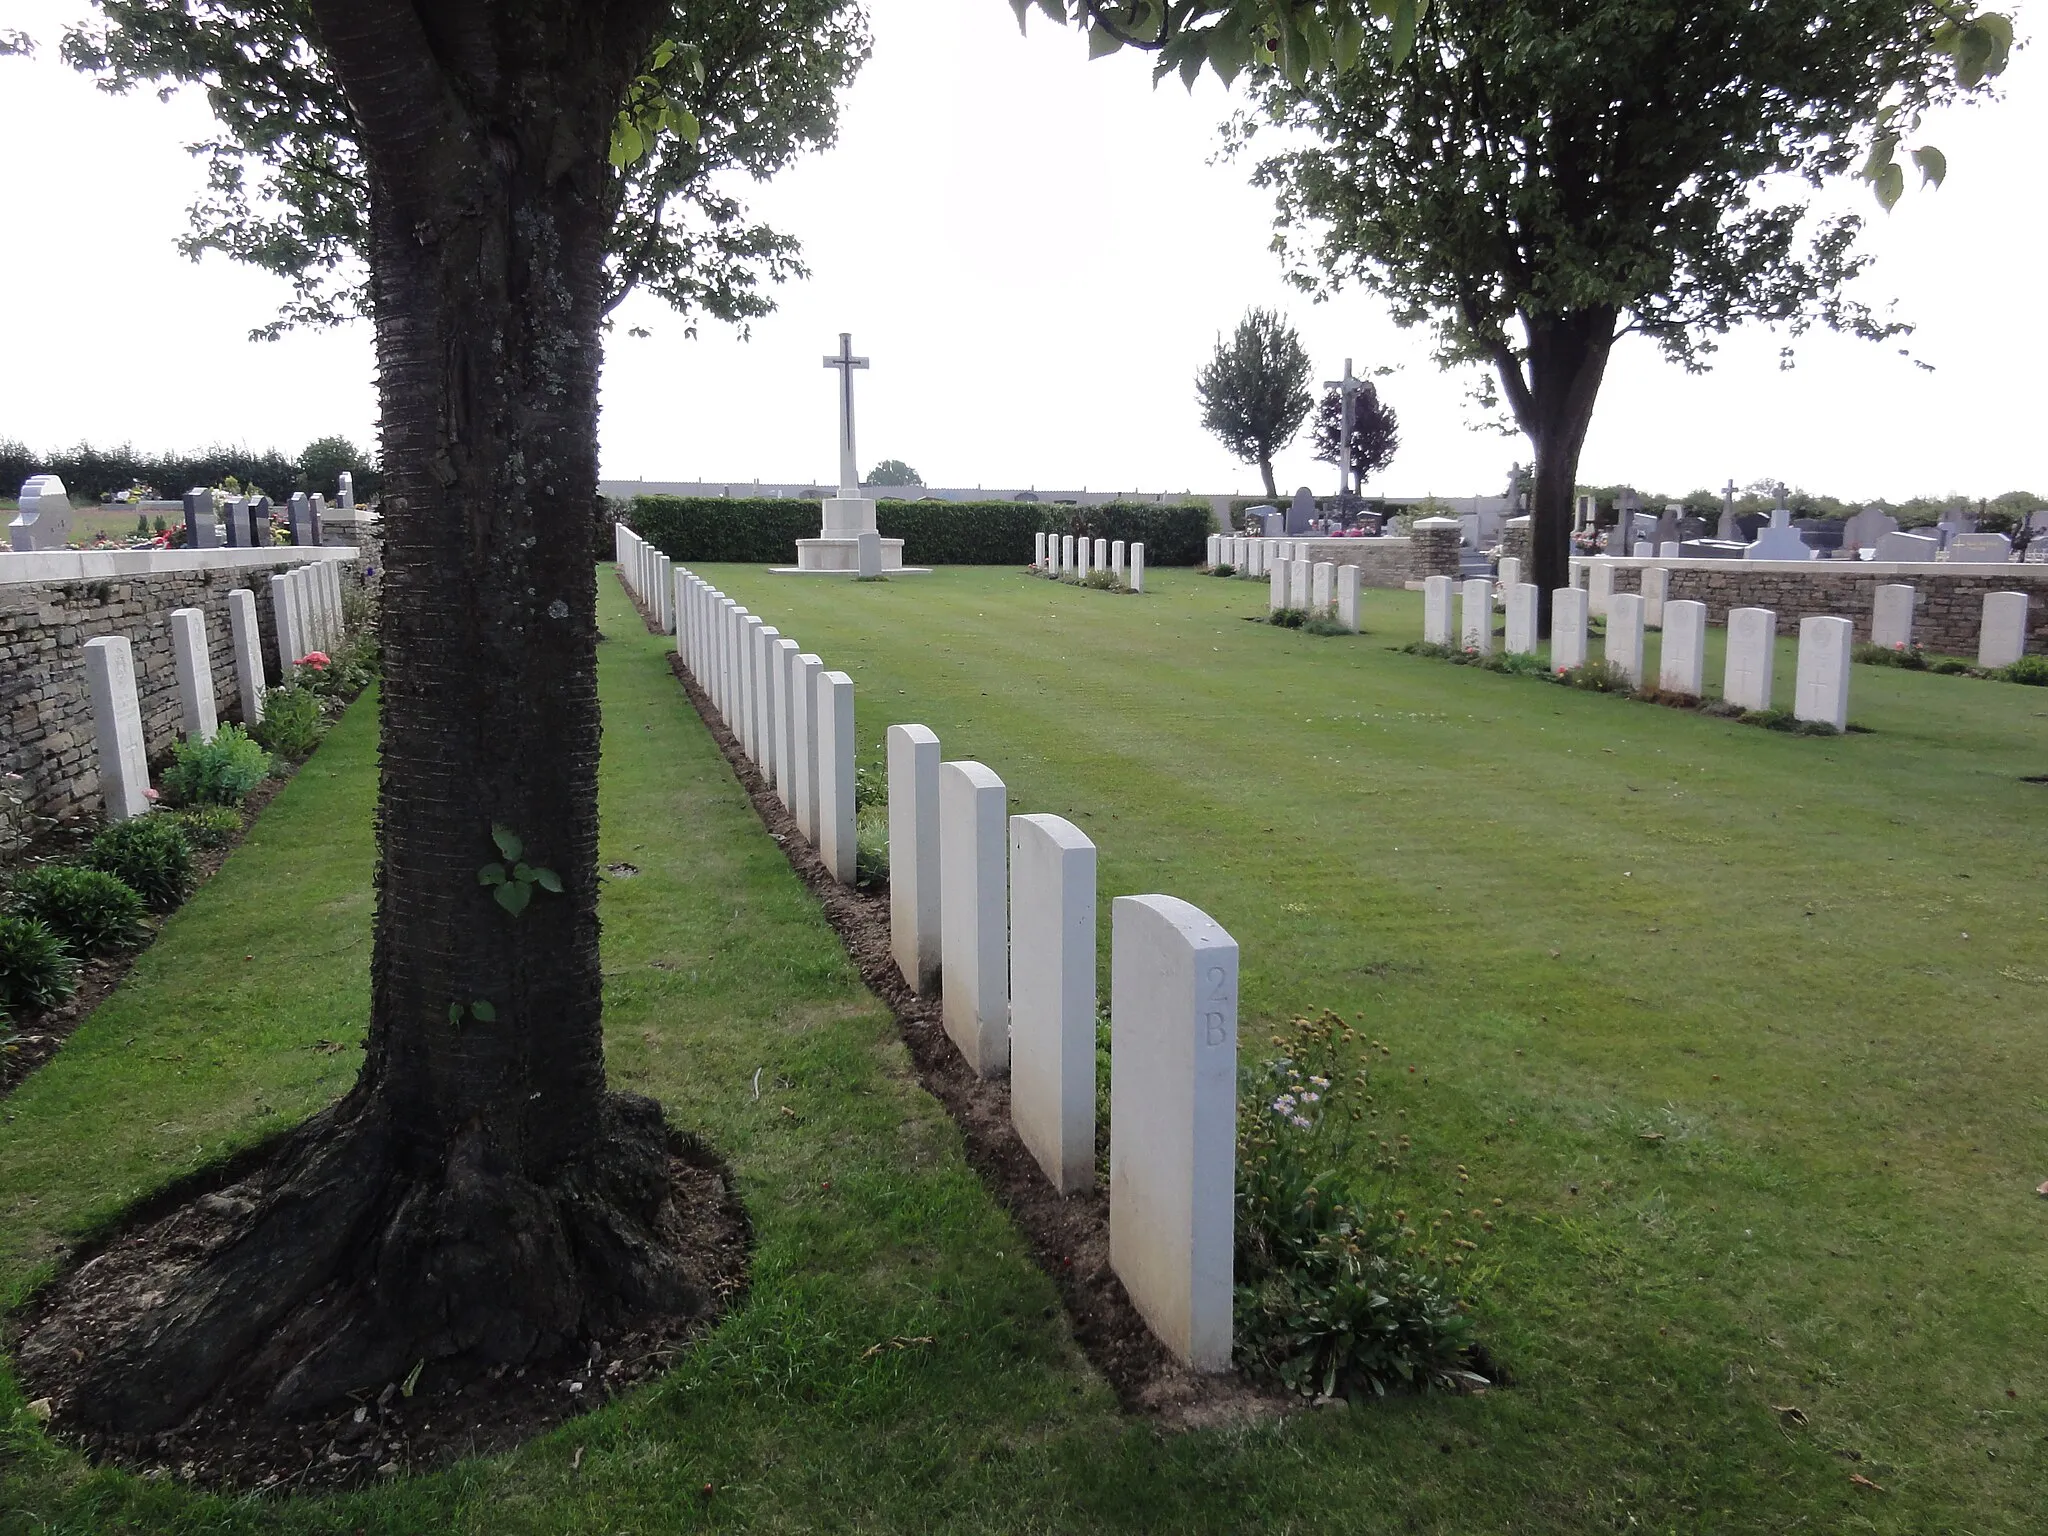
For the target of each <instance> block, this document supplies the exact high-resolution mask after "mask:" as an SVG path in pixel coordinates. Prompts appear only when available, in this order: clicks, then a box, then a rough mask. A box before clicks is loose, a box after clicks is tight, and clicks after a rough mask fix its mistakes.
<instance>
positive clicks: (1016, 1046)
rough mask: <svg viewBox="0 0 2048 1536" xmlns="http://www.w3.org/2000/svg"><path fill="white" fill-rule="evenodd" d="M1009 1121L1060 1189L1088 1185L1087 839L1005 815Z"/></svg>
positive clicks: (1091, 1045) (1067, 826)
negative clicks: (1007, 823) (1007, 841)
mask: <svg viewBox="0 0 2048 1536" xmlns="http://www.w3.org/2000/svg"><path fill="white" fill-rule="evenodd" d="M890 869H891V871H892V872H893V870H894V869H895V864H894V861H893V859H892V861H891V864H890ZM1010 1119H1011V1120H1012V1122H1014V1123H1015V1125H1016V1127H1017V1134H1018V1137H1019V1138H1020V1139H1021V1140H1022V1141H1023V1143H1024V1145H1025V1147H1026V1148H1027V1149H1028V1150H1029V1151H1030V1153H1031V1155H1032V1156H1033V1157H1034V1158H1036V1159H1037V1160H1038V1166H1039V1167H1040V1168H1043V1169H1044V1170H1045V1176H1046V1177H1047V1178H1048V1179H1050V1180H1052V1184H1053V1187H1054V1188H1055V1189H1057V1190H1058V1191H1059V1192H1060V1193H1061V1194H1063V1195H1066V1194H1075V1193H1077V1192H1079V1191H1082V1190H1087V1189H1092V1188H1094V1186H1095V844H1094V843H1093V842H1091V841H1089V839H1088V837H1087V835H1086V834H1084V833H1083V832H1082V831H1081V829H1080V828H1079V827H1077V826H1075V825H1074V824H1073V823H1072V822H1070V821H1067V820H1066V819H1065V818H1064V817H1060V816H1013V817H1011V818H1010Z"/></svg>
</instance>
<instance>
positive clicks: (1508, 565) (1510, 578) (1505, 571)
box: [1497, 555, 1522, 592]
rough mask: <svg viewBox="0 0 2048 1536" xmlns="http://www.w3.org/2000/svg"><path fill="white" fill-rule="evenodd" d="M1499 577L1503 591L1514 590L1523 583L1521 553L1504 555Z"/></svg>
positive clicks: (1501, 558)
mask: <svg viewBox="0 0 2048 1536" xmlns="http://www.w3.org/2000/svg"><path fill="white" fill-rule="evenodd" d="M1497 579H1498V580H1499V582H1500V584H1501V588H1502V590H1503V591H1507V592H1512V591H1514V590H1515V588H1516V587H1518V586H1520V585H1521V584H1522V561H1521V557H1520V556H1519V555H1502V556H1501V557H1500V570H1499V572H1498V573H1497Z"/></svg>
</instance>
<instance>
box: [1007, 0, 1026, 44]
mask: <svg viewBox="0 0 2048 1536" xmlns="http://www.w3.org/2000/svg"><path fill="white" fill-rule="evenodd" d="M1010 9H1011V10H1013V11H1015V12H1016V13H1017V30H1018V31H1019V32H1026V31H1027V29H1026V27H1025V25H1024V19H1025V18H1026V17H1027V16H1029V15H1030V14H1031V0H1010ZM1027 35H1028V33H1027Z"/></svg>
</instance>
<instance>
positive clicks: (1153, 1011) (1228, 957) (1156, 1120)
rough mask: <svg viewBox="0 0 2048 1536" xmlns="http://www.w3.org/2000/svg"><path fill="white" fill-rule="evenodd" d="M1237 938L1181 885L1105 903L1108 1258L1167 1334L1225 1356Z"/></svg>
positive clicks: (1217, 1357) (1187, 1351)
mask: <svg viewBox="0 0 2048 1536" xmlns="http://www.w3.org/2000/svg"><path fill="white" fill-rule="evenodd" d="M1237 968H1238V949H1237V942H1236V941H1235V940H1234V939H1232V938H1231V937H1230V935H1229V934H1227V933H1225V932H1224V931H1223V929H1222V928H1221V927H1219V926H1218V925H1217V924H1216V923H1215V922H1214V920H1212V919H1211V918H1210V917H1208V916H1207V914H1205V913H1203V912H1202V911H1200V910H1199V909H1198V908H1196V907H1193V906H1190V905H1189V904H1188V903H1187V902H1185V901H1181V900H1178V899H1177V898H1175V897H1172V896H1119V897H1117V898H1116V900H1115V901H1114V902H1112V903H1111V905H1110V962H1109V973H1110V981H1109V995H1110V1004H1109V1009H1110V1069H1109V1104H1110V1108H1109V1126H1110V1137H1109V1263H1110V1268H1111V1269H1113V1270H1114V1271H1115V1272H1116V1275H1117V1278H1118V1279H1120V1280H1122V1281H1123V1284H1124V1289H1125V1291H1126V1292H1127V1293H1128V1294H1129V1296H1130V1298H1131V1302H1132V1304H1133V1305H1134V1306H1136V1307H1137V1309H1138V1312H1139V1315H1141V1316H1142V1317H1143V1318H1144V1319H1145V1322H1146V1324H1147V1325H1148V1326H1149V1327H1150V1328H1151V1330H1152V1331H1153V1333H1155V1334H1156V1335H1158V1337H1159V1339H1160V1341H1161V1342H1162V1343H1163V1344H1165V1345H1166V1347H1167V1348H1168V1349H1169V1350H1170V1351H1172V1353H1173V1354H1174V1355H1175V1357H1176V1358H1178V1359H1179V1360H1180V1361H1181V1362H1182V1363H1183V1364H1185V1365H1188V1366H1191V1367H1193V1368H1194V1369H1195V1370H1198V1371H1225V1370H1228V1369H1229V1368H1230V1353H1231V1301H1232V1295H1233V1288H1232V1281H1233V1271H1232V1260H1233V1255H1234V1251H1235V1243H1234V1230H1235V1229H1234V1216H1235V1199H1236V1186H1237Z"/></svg>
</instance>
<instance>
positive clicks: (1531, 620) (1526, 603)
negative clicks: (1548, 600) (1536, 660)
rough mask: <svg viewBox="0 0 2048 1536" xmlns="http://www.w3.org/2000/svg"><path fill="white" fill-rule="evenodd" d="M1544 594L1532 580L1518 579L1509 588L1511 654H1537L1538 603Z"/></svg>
mask: <svg viewBox="0 0 2048 1536" xmlns="http://www.w3.org/2000/svg"><path fill="white" fill-rule="evenodd" d="M1542 596H1543V594H1542V592H1541V590H1540V589H1539V588H1538V587H1537V586H1536V584H1535V583H1534V582H1531V581H1518V582H1516V583H1515V584H1514V585H1513V586H1511V587H1509V588H1508V637H1507V651H1508V654H1509V655H1510V656H1533V655H1535V654H1536V627H1537V626H1536V615H1537V606H1536V605H1537V603H1538V602H1539V601H1540V600H1541V598H1542Z"/></svg>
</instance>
